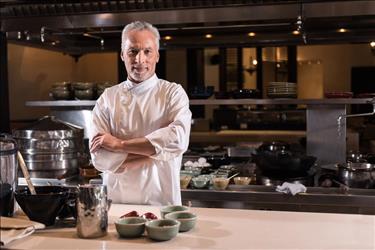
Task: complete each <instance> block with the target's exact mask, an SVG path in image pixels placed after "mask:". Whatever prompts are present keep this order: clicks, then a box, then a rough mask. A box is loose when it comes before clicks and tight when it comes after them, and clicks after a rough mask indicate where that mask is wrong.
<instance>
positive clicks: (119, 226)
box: [115, 217, 147, 238]
mask: <svg viewBox="0 0 375 250" xmlns="http://www.w3.org/2000/svg"><path fill="white" fill-rule="evenodd" d="M146 221H147V220H146V219H144V218H141V217H126V218H124V219H120V220H118V221H117V222H115V226H116V230H117V233H118V234H119V235H120V236H121V237H124V238H135V237H141V236H142V234H143V233H144V231H145V223H146Z"/></svg>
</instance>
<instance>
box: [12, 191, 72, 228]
mask: <svg viewBox="0 0 375 250" xmlns="http://www.w3.org/2000/svg"><path fill="white" fill-rule="evenodd" d="M35 191H36V193H37V194H36V195H32V194H30V191H29V189H28V188H27V187H23V188H21V189H18V190H17V191H16V192H15V198H16V200H17V203H18V204H19V205H20V207H21V208H22V210H23V211H24V212H25V214H26V215H27V216H28V217H29V219H30V220H33V221H37V222H40V223H43V224H45V225H46V226H50V225H53V224H55V220H56V216H57V215H58V214H59V212H60V211H61V209H62V208H63V206H64V205H65V204H66V202H67V199H68V196H69V191H68V189H67V188H64V187H57V186H42V187H35Z"/></svg>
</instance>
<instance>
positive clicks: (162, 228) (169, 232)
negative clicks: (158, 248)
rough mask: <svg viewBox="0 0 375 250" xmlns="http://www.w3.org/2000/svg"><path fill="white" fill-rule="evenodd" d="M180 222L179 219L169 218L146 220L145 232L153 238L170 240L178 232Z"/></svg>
mask: <svg viewBox="0 0 375 250" xmlns="http://www.w3.org/2000/svg"><path fill="white" fill-rule="evenodd" d="M180 224H181V223H180V222H179V221H177V220H170V219H159V220H151V221H147V222H146V232H147V235H148V237H149V238H151V239H153V240H156V241H165V240H170V239H172V238H174V237H176V235H177V234H178V230H179V228H180Z"/></svg>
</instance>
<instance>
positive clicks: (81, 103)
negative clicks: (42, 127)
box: [25, 100, 96, 107]
mask: <svg viewBox="0 0 375 250" xmlns="http://www.w3.org/2000/svg"><path fill="white" fill-rule="evenodd" d="M95 103H96V101H91V100H72V101H70V100H69V101H68V100H61V101H28V102H26V104H25V105H26V106H28V107H94V106H95Z"/></svg>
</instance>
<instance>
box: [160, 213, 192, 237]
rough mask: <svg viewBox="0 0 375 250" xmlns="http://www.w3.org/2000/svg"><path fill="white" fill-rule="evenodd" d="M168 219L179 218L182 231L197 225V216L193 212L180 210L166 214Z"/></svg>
mask: <svg viewBox="0 0 375 250" xmlns="http://www.w3.org/2000/svg"><path fill="white" fill-rule="evenodd" d="M165 218H166V219H171V220H178V221H179V222H180V223H181V225H180V229H179V231H180V232H187V231H189V230H191V229H193V228H194V227H195V224H196V222H197V216H196V215H195V214H193V213H191V212H186V211H180V212H173V213H169V214H167V215H165Z"/></svg>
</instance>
